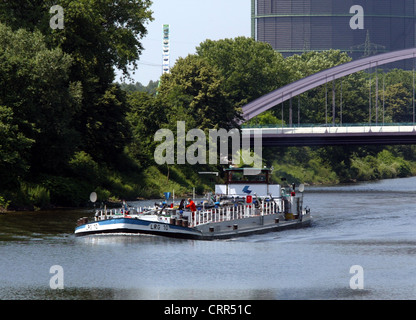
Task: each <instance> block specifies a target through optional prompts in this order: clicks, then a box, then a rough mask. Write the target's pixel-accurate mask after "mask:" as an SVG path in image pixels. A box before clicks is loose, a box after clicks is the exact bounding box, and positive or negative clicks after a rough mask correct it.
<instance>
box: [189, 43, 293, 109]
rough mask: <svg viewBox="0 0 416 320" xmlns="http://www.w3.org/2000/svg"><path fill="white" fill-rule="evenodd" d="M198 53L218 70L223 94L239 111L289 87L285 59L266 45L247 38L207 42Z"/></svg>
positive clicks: (200, 46) (197, 50) (202, 44)
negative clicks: (285, 86)
mask: <svg viewBox="0 0 416 320" xmlns="http://www.w3.org/2000/svg"><path fill="white" fill-rule="evenodd" d="M196 52H197V55H199V56H200V57H203V58H206V59H207V60H208V62H209V63H210V64H211V65H213V66H215V67H216V68H218V70H219V71H220V73H221V75H222V76H223V77H224V91H225V92H227V93H228V94H229V99H230V100H231V103H232V104H233V105H234V106H236V107H242V106H243V105H245V104H247V103H248V102H250V101H252V100H254V99H257V98H259V97H261V96H263V95H264V94H266V93H269V92H270V91H273V90H274V89H277V88H279V87H281V86H283V85H284V84H286V81H287V80H286V79H287V77H288V71H287V69H286V67H285V61H284V59H283V56H282V55H281V54H280V53H278V52H276V51H275V50H273V48H272V47H271V46H270V45H269V44H267V43H264V42H258V41H255V40H253V39H251V38H246V37H237V38H234V39H222V40H217V41H213V40H206V41H204V42H202V43H201V44H200V45H199V47H197V48H196Z"/></svg>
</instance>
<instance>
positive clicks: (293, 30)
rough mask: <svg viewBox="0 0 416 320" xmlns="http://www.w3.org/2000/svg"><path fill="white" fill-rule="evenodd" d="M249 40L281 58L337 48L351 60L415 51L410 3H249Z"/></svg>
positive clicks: (414, 0)
mask: <svg viewBox="0 0 416 320" xmlns="http://www.w3.org/2000/svg"><path fill="white" fill-rule="evenodd" d="M251 1H252V3H251V18H252V19H251V27H252V29H251V30H252V37H253V38H254V39H256V40H257V41H263V42H267V43H269V44H271V46H272V47H273V48H274V49H275V50H277V51H279V52H281V53H282V54H283V55H284V56H289V55H293V54H301V53H303V52H306V51H323V50H328V49H340V50H341V51H345V52H348V53H349V54H350V55H351V57H352V58H353V59H359V58H362V57H366V56H370V55H374V54H377V53H384V52H390V51H395V50H401V49H407V48H412V47H415V42H416V39H415V37H416V35H415V24H416V0H394V1H393V0H251Z"/></svg>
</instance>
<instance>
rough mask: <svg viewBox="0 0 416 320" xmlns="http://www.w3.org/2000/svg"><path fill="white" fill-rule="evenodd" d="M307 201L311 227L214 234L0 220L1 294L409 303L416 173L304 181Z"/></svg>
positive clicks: (51, 216) (63, 218)
mask: <svg viewBox="0 0 416 320" xmlns="http://www.w3.org/2000/svg"><path fill="white" fill-rule="evenodd" d="M304 203H305V204H307V205H308V206H309V207H310V208H311V212H312V215H313V218H314V222H313V224H312V226H311V227H309V228H305V229H299V230H288V231H281V232H275V233H268V234H264V235H253V236H249V237H244V238H238V239H233V240H221V241H194V240H178V239H168V238H163V237H156V236H140V235H122V236H120V235H119V236H110V235H106V236H89V237H79V238H76V237H74V235H73V231H74V227H75V222H76V220H77V219H78V218H79V217H81V216H86V215H91V211H85V210H84V211H79V210H77V211H73V210H70V211H68V210H66V211H51V212H29V213H28V212H26V213H13V214H6V215H0V299H173V300H176V299H178V300H182V299H250V300H256V299H267V300H268V299H281V300H285V299H324V300H325V299H347V300H357V299H358V300H360V299H366V300H368V299H416V219H415V216H416V210H415V208H416V178H405V179H397V180H384V181H380V182H374V183H363V184H355V185H347V186H331V187H307V188H306V190H305V197H304ZM131 204H132V205H140V206H143V205H145V204H146V203H145V202H136V203H131ZM54 266H58V268H60V269H59V271H56V270H58V269H53V268H56V267H54ZM353 266H355V267H353ZM357 266H358V268H359V269H357ZM352 267H353V268H352ZM51 268H52V269H51ZM357 270H358V271H357ZM58 275H59V279H58V278H57V277H58ZM57 279H58V280H57ZM57 283H60V284H62V285H63V289H52V288H51V284H52V287H53V284H57ZM351 284H352V285H351ZM354 284H355V286H354ZM358 284H359V285H358ZM357 287H358V288H357Z"/></svg>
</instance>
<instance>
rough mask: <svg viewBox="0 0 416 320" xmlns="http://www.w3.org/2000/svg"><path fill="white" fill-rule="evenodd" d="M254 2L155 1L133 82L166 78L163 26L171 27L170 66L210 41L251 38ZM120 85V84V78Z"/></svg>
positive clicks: (223, 0) (144, 83) (230, 0)
mask: <svg viewBox="0 0 416 320" xmlns="http://www.w3.org/2000/svg"><path fill="white" fill-rule="evenodd" d="M250 3H251V2H250V0H206V1H203V0H154V1H153V5H152V11H153V18H154V21H152V22H150V23H149V24H148V25H147V31H148V33H147V35H146V37H145V38H144V39H142V44H143V47H144V49H145V50H144V51H143V53H142V55H141V56H140V60H139V64H138V66H139V67H138V69H137V70H136V71H135V74H134V75H133V74H131V76H132V78H133V81H134V82H136V81H139V82H140V83H142V84H143V85H147V84H148V82H149V81H150V80H158V79H159V77H160V76H161V74H162V26H163V24H170V39H171V42H170V47H171V53H170V65H171V67H172V66H173V65H174V63H175V61H176V60H177V59H178V58H179V57H186V56H187V55H188V54H190V53H195V47H197V46H198V45H199V44H200V43H201V42H203V41H204V40H206V39H211V40H218V39H224V38H235V37H238V36H246V37H249V36H250V35H251V31H250V30H251V27H250V8H251V7H250V5H251V4H250ZM116 81H120V79H119V77H117V78H116Z"/></svg>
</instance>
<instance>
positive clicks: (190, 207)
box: [186, 198, 196, 213]
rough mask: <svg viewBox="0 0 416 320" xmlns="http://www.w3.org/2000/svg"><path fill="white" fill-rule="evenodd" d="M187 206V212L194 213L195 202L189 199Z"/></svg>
mask: <svg viewBox="0 0 416 320" xmlns="http://www.w3.org/2000/svg"><path fill="white" fill-rule="evenodd" d="M188 201H189V204H188V205H187V206H186V207H187V208H188V209H189V210H191V211H192V213H194V212H195V211H196V205H195V202H193V201H192V199H191V198H189V199H188Z"/></svg>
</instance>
